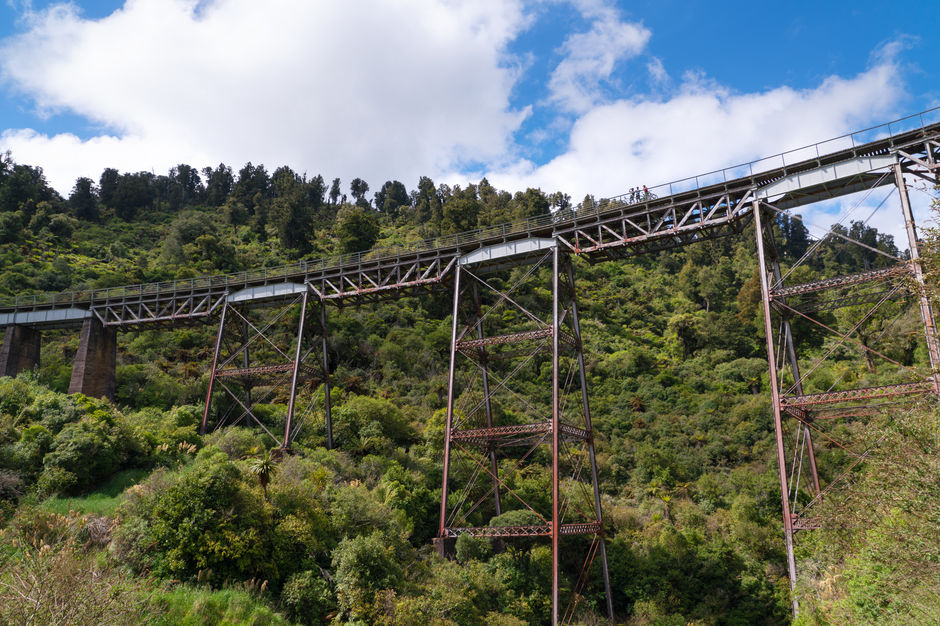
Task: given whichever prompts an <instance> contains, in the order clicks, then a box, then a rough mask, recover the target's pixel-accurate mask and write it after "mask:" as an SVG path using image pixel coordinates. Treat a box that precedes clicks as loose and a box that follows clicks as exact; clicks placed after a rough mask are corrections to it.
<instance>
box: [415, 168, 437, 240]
mask: <svg viewBox="0 0 940 626" xmlns="http://www.w3.org/2000/svg"><path fill="white" fill-rule="evenodd" d="M441 206H442V202H441V196H440V195H439V194H438V190H437V187H435V186H434V181H433V180H431V179H430V178H428V177H427V176H422V177H421V178H420V179H418V191H417V193H416V195H415V199H414V207H415V212H414V217H415V219H414V222H415V224H428V225H430V226H431V229H432V231H433V232H434V233H435V234H436V233H438V232H440V228H441Z"/></svg>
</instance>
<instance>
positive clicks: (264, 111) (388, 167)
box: [0, 0, 526, 191]
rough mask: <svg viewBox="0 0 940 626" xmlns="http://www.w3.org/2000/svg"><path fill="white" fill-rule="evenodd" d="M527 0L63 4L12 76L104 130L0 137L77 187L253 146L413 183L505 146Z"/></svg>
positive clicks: (60, 183) (224, 157)
mask: <svg viewBox="0 0 940 626" xmlns="http://www.w3.org/2000/svg"><path fill="white" fill-rule="evenodd" d="M520 1H521V0H520ZM520 1H505V0H489V1H480V0H471V1H467V2H454V1H450V0H374V1H372V2H344V3H329V2H317V3H313V2H292V1H290V0H272V1H269V2H263V3H262V2H257V1H256V0H209V1H203V2H198V1H197V0H128V1H127V2H126V4H125V5H124V7H123V8H122V9H120V10H118V11H116V12H114V13H113V14H112V15H110V16H108V17H106V18H104V19H101V20H88V19H83V18H82V17H81V15H80V14H79V13H78V9H76V8H75V6H74V5H71V4H61V5H56V6H53V7H52V8H50V9H48V10H45V11H43V12H39V13H34V14H31V15H30V16H29V20H28V23H29V29H28V30H27V32H25V33H23V34H21V35H19V36H16V37H14V38H11V39H8V40H7V41H5V42H4V43H3V45H2V48H0V70H2V76H3V78H4V80H5V82H6V83H7V84H8V85H9V86H10V87H12V88H14V89H16V90H18V91H20V92H22V93H24V94H26V95H27V96H29V97H31V98H32V99H33V100H34V101H35V102H36V106H37V107H38V109H39V110H40V111H42V112H46V113H47V114H52V113H55V112H58V111H69V112H72V113H76V114H78V115H81V116H85V117H87V118H89V119H90V120H92V121H93V122H95V123H97V124H100V126H101V127H102V128H103V129H105V130H104V131H102V135H101V136H99V137H95V138H93V139H91V140H88V141H81V140H78V139H77V138H76V137H74V136H71V135H58V136H54V137H49V136H43V135H39V134H37V133H35V132H32V131H29V130H27V129H19V130H17V129H8V130H7V131H5V132H4V133H3V135H2V137H0V148H2V149H12V150H13V153H14V158H15V159H17V160H18V161H21V162H25V163H31V164H36V165H41V166H42V167H44V169H45V171H46V173H47V176H48V177H49V179H50V182H51V183H52V184H53V185H54V186H55V187H56V188H58V189H59V190H64V191H67V190H68V189H69V188H70V187H71V185H72V183H73V182H74V180H75V177H76V176H78V175H88V176H91V177H93V178H96V177H97V175H98V174H99V173H100V172H101V170H102V169H103V168H104V167H108V166H116V167H119V168H120V169H122V170H131V169H146V170H151V169H153V170H155V171H157V172H164V171H166V170H167V169H168V168H169V167H171V166H173V165H175V164H176V163H179V162H187V163H190V164H192V165H196V166H204V165H214V164H217V163H218V162H220V161H225V162H226V163H228V164H230V165H233V166H234V167H236V168H237V167H239V166H241V165H242V164H244V163H245V162H246V161H249V160H251V161H253V162H255V163H258V162H262V163H264V164H265V165H267V166H268V167H269V169H273V168H274V167H276V166H277V165H280V164H287V165H290V166H291V167H293V168H295V169H297V170H299V171H307V172H309V173H311V174H313V173H322V174H324V175H325V176H340V177H342V178H343V180H344V181H348V180H349V179H351V178H352V177H354V176H360V177H362V178H364V179H366V180H368V181H370V182H371V183H372V184H373V186H378V185H380V184H381V182H382V181H384V180H386V179H389V178H399V179H401V180H403V181H405V182H406V184H409V185H411V184H414V182H415V181H416V180H417V177H418V176H419V175H420V174H431V175H434V174H435V173H437V172H442V171H448V170H454V169H460V168H461V163H463V162H473V161H476V162H480V161H483V162H487V161H490V160H493V159H497V158H499V157H501V156H502V155H505V154H506V153H507V152H509V150H510V146H509V143H508V142H509V139H510V137H511V135H512V133H513V132H514V131H515V130H516V129H517V128H518V126H519V124H520V123H521V121H522V118H523V117H524V115H525V111H521V112H520V111H513V110H512V109H511V107H510V104H509V92H510V90H511V88H512V86H513V84H514V82H515V78H516V76H515V73H516V72H517V71H518V70H516V69H514V68H513V66H512V63H511V60H509V59H507V58H506V57H505V48H506V45H507V43H508V42H509V41H511V40H512V39H513V37H515V35H516V33H517V32H518V31H519V30H520V29H522V28H524V27H525V26H526V17H525V15H524V13H523V11H522V8H521V6H520Z"/></svg>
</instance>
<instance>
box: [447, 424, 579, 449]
mask: <svg viewBox="0 0 940 626" xmlns="http://www.w3.org/2000/svg"><path fill="white" fill-rule="evenodd" d="M558 431H559V434H561V435H562V436H563V438H564V439H565V440H566V441H587V440H588V439H590V437H591V433H589V432H588V431H586V430H584V429H583V428H578V427H576V426H571V425H570V424H564V423H562V424H559V426H558ZM550 432H552V423H551V421H546V422H536V423H533V424H512V425H509V426H492V427H489V428H473V429H466V430H455V431H453V432H452V433H451V437H450V438H451V441H456V442H460V443H468V444H476V445H487V444H495V445H499V444H500V443H501V442H503V441H506V442H507V443H509V444H516V442H517V441H518V438H519V437H526V438H528V437H530V436H532V435H539V434H544V433H550ZM520 445H521V444H520Z"/></svg>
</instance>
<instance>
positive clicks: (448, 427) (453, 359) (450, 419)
mask: <svg viewBox="0 0 940 626" xmlns="http://www.w3.org/2000/svg"><path fill="white" fill-rule="evenodd" d="M460 274H461V267H460V266H459V265H458V266H457V269H456V270H455V272H454V308H453V319H452V320H451V339H450V366H449V368H448V373H447V417H446V422H445V424H444V476H443V479H442V482H441V519H440V524H439V525H438V528H437V537H438V541H439V542H440V544H439V546H438V549H439V550H440V552H441V555H442V556H443V555H444V553H445V552H446V549H445V547H444V543H445V541H446V539H447V535H446V533H445V532H444V528H445V527H446V526H447V495H448V489H447V488H448V484H447V479H448V475H449V471H450V441H451V435H452V432H453V425H454V375H455V373H456V368H457V339H458V338H457V328H458V326H457V318H458V317H459V316H458V313H459V310H460Z"/></svg>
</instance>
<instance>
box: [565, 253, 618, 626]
mask: <svg viewBox="0 0 940 626" xmlns="http://www.w3.org/2000/svg"><path fill="white" fill-rule="evenodd" d="M565 269H566V271H567V273H568V284H569V285H570V286H571V321H572V325H573V331H574V339H575V342H576V343H577V350H578V378H579V379H580V382H581V403H582V407H583V409H584V427H585V429H586V430H587V431H588V439H587V446H588V455H589V456H590V460H591V482H592V483H593V485H594V514H595V515H597V521H598V522H600V523H601V528H602V529H603V528H604V526H603V524H604V513H603V511H602V510H601V491H600V485H599V483H598V481H597V459H596V457H595V456H594V426H593V424H592V422H591V404H590V402H589V401H588V388H587V376H586V374H585V371H584V344H583V343H582V341H581V320H580V317H579V316H578V298H577V292H576V291H575V287H574V269H573V268H572V266H571V260H570V259H568V261H567V262H566V263H565ZM599 541H600V552H601V569H602V574H603V576H604V592H605V594H606V595H607V619H609V620H610V621H611V622H613V621H614V604H613V596H612V595H611V593H610V570H609V569H608V567H607V541H606V539H605V537H604V532H603V530H602V531H601V535H600V539H599Z"/></svg>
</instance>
